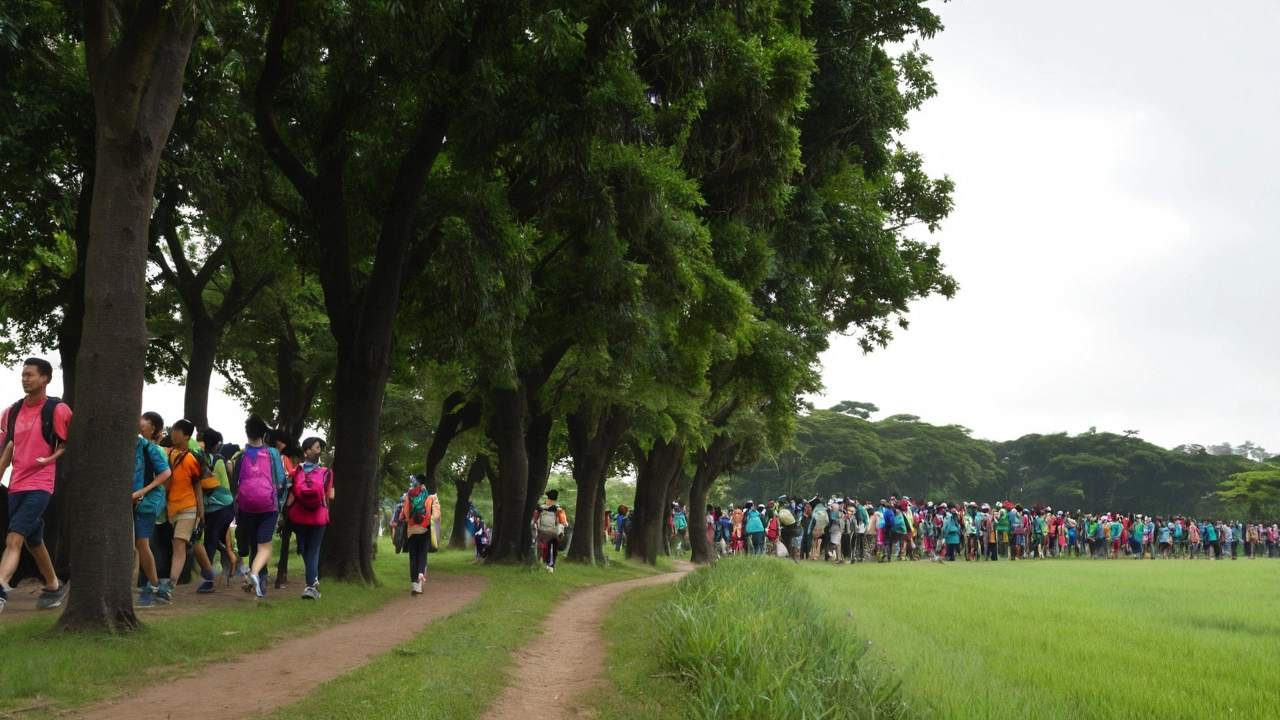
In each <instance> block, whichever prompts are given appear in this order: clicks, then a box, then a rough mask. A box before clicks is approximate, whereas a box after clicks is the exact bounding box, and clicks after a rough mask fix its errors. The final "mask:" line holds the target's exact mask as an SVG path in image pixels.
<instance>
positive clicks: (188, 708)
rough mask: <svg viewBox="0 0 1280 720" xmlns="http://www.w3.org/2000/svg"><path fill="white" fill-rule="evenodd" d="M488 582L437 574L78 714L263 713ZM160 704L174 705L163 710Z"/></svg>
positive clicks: (207, 719)
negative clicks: (337, 620)
mask: <svg viewBox="0 0 1280 720" xmlns="http://www.w3.org/2000/svg"><path fill="white" fill-rule="evenodd" d="M487 584H488V580H487V579H486V578H484V577H480V576H476V575H455V576H448V575H435V576H432V578H431V580H430V581H429V582H428V583H427V587H426V590H425V592H423V594H422V595H421V596H419V597H410V596H403V597H399V598H397V599H395V600H392V601H391V602H389V603H387V604H386V605H384V606H383V607H382V609H380V610H377V611H375V612H372V613H370V614H368V615H362V616H360V617H358V618H356V619H354V620H351V621H350V622H346V623H342V624H341V625H335V626H333V627H330V628H329V629H327V630H322V631H321V632H318V633H316V634H315V635H311V636H309V637H305V638H300V639H298V640H289V641H287V642H283V643H280V644H278V645H275V646H273V647H271V648H269V649H267V650H263V651H261V652H256V653H251V654H248V655H244V656H242V657H240V658H238V659H235V660H230V661H226V662H220V663H215V664H212V665H205V666H203V667H201V668H200V669H199V671H198V672H196V673H194V674H191V675H184V676H180V677H176V678H170V679H167V680H163V681H161V682H158V683H156V684H154V685H151V686H150V687H147V688H144V689H143V690H142V691H141V692H139V693H138V694H137V695H133V696H131V697H127V698H122V699H120V700H116V701H113V702H102V703H96V704H93V705H88V706H86V707H84V708H81V709H79V710H78V711H76V712H75V713H73V717H82V718H100V719H102V720H137V719H138V718H151V717H158V718H163V717H175V718H183V719H184V720H227V718H244V717H251V716H253V715H256V714H265V713H267V712H270V711H271V710H274V709H275V708H277V707H280V706H282V705H289V704H291V703H294V702H297V701H299V700H301V699H303V698H304V697H306V696H307V694H308V693H310V692H311V690H312V689H313V688H315V687H316V686H317V685H319V684H320V683H322V682H325V681H326V680H330V679H332V678H335V677H337V676H339V675H341V674H343V673H345V672H347V671H349V670H354V669H355V668H357V667H359V666H361V665H363V664H364V663H365V662H366V661H368V660H369V658H371V657H373V656H374V655H377V654H379V653H383V652H386V651H388V650H390V649H391V648H393V647H395V646H396V645H399V644H401V643H403V642H405V641H407V640H408V639H409V638H411V637H412V636H413V634H414V633H416V632H418V631H419V630H421V629H422V628H424V627H426V625H427V624H428V623H430V622H431V621H432V620H435V619H437V618H440V617H441V616H444V615H447V614H449V613H452V612H454V611H456V610H460V609H461V608H462V607H464V606H465V605H467V604H469V603H471V602H472V601H473V600H475V599H476V598H478V597H480V594H481V593H482V592H484V588H485V586H486V585H487ZM320 602H324V600H323V599H321V600H320ZM214 678H221V679H220V680H214ZM228 678H237V679H238V680H244V679H246V678H254V679H255V682H254V690H253V691H252V692H245V691H243V690H236V689H232V688H231V687H230V686H229V685H227V683H226V682H225V681H226V680H227V679H228ZM159 708H173V710H172V711H171V714H170V713H166V712H164V711H160V712H159V714H157V711H158V709H159Z"/></svg>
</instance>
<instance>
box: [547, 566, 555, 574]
mask: <svg viewBox="0 0 1280 720" xmlns="http://www.w3.org/2000/svg"><path fill="white" fill-rule="evenodd" d="M555 571H556V566H555V565H548V566H547V572H552V573H553V572H555Z"/></svg>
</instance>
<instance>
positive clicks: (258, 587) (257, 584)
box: [249, 574, 267, 597]
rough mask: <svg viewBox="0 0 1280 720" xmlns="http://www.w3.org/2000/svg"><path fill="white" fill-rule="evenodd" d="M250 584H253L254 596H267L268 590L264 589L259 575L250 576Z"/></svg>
mask: <svg viewBox="0 0 1280 720" xmlns="http://www.w3.org/2000/svg"><path fill="white" fill-rule="evenodd" d="M249 582H251V583H253V594H254V595H257V596H258V597H266V596H267V588H266V587H264V584H263V582H262V580H261V579H260V578H259V577H258V576H257V575H252V574H251V575H249Z"/></svg>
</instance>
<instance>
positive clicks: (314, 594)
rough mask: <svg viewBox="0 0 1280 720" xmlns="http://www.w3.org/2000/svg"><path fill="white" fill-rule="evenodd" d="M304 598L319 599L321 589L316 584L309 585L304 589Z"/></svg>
mask: <svg viewBox="0 0 1280 720" xmlns="http://www.w3.org/2000/svg"><path fill="white" fill-rule="evenodd" d="M302 599H303V600H319V599H320V591H319V590H318V589H317V588H316V586H315V585H308V586H307V587H306V588H304V589H303V590H302Z"/></svg>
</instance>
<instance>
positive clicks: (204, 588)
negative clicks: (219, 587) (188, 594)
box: [196, 580, 213, 595]
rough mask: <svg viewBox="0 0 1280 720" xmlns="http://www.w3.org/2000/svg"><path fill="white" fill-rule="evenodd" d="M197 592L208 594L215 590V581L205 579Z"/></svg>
mask: <svg viewBox="0 0 1280 720" xmlns="http://www.w3.org/2000/svg"><path fill="white" fill-rule="evenodd" d="M196 592H197V593H199V594H201V595H208V594H210V593H212V592H213V581H212V580H204V581H202V582H201V583H200V587H198V588H196Z"/></svg>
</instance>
